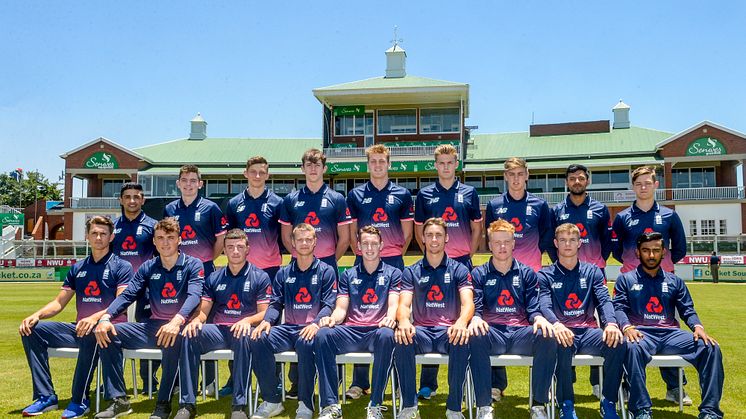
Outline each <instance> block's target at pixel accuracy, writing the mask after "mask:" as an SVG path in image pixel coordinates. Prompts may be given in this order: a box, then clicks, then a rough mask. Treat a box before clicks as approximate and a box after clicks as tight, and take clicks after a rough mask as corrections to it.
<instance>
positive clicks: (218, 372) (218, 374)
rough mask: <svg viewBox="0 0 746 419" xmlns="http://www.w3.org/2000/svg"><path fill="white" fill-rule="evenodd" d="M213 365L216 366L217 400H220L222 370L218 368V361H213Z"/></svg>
mask: <svg viewBox="0 0 746 419" xmlns="http://www.w3.org/2000/svg"><path fill="white" fill-rule="evenodd" d="M213 364H214V365H215V400H219V399H220V394H219V393H220V389H219V388H218V384H220V369H219V368H218V361H213Z"/></svg>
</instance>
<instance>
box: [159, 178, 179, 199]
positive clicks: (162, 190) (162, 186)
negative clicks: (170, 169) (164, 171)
mask: <svg viewBox="0 0 746 419" xmlns="http://www.w3.org/2000/svg"><path fill="white" fill-rule="evenodd" d="M177 177H178V176H153V196H179V190H178V189H177V188H176V178H177Z"/></svg>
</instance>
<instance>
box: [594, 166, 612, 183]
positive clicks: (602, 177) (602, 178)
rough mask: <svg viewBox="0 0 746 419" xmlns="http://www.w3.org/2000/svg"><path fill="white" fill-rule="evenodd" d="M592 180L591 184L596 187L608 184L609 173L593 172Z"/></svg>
mask: <svg viewBox="0 0 746 419" xmlns="http://www.w3.org/2000/svg"><path fill="white" fill-rule="evenodd" d="M592 176H593V178H592V179H593V180H592V182H593V183H595V184H596V185H605V184H608V183H610V182H609V172H608V171H596V170H594V171H593V172H592Z"/></svg>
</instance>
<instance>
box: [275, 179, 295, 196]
mask: <svg viewBox="0 0 746 419" xmlns="http://www.w3.org/2000/svg"><path fill="white" fill-rule="evenodd" d="M293 188H295V181H294V180H293V179H284V180H273V181H272V191H274V193H276V194H277V195H282V196H284V195H287V194H289V193H290V192H292V191H293Z"/></svg>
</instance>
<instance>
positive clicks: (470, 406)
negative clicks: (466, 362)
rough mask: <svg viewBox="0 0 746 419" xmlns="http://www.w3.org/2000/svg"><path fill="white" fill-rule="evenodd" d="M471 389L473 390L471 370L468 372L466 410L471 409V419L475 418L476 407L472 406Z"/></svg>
mask: <svg viewBox="0 0 746 419" xmlns="http://www.w3.org/2000/svg"><path fill="white" fill-rule="evenodd" d="M471 388H472V381H471V370H468V369H467V370H466V408H467V409H469V419H472V418H473V416H472V415H473V412H472V409H473V408H474V406H473V405H472V399H471Z"/></svg>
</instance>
